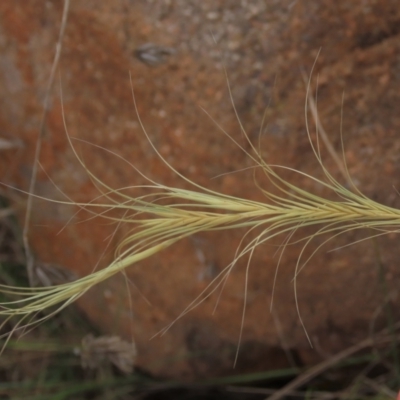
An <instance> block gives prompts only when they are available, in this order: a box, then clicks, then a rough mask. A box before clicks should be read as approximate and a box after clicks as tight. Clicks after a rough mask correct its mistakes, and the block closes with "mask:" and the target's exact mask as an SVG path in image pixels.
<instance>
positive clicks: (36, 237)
mask: <svg viewBox="0 0 400 400" xmlns="http://www.w3.org/2000/svg"><path fill="white" fill-rule="evenodd" d="M353 3H355V4H353ZM353 3H352V4H350V3H346V2H341V3H338V2H336V1H333V0H321V1H318V2H317V1H311V0H305V1H296V0H295V1H292V0H289V1H286V0H279V1H272V0H268V1H261V0H256V1H241V2H238V1H236V0H228V1H209V0H204V1H194V0H175V1H171V0H164V1H144V0H142V1H129V0H109V1H107V2H106V1H104V2H99V1H97V0H96V1H95V0H85V1H83V0H75V1H73V2H72V5H71V9H70V13H69V16H68V23H67V28H66V32H65V37H64V41H63V49H62V57H61V60H60V64H59V74H58V75H57V79H56V83H55V85H54V90H53V91H52V96H51V109H50V111H49V114H48V117H47V120H46V134H45V140H44V143H43V148H42V152H41V157H40V163H41V165H42V167H43V169H41V170H40V171H39V177H38V182H37V194H39V195H40V196H43V197H46V198H53V199H63V198H64V197H63V195H62V193H66V194H67V195H68V196H69V197H70V198H72V199H74V200H75V201H82V202H88V201H90V200H92V199H93V198H95V197H96V196H97V195H98V191H97V189H96V187H95V185H93V182H92V181H91V179H90V177H89V176H88V174H87V173H86V171H85V170H84V169H83V168H82V167H81V166H80V165H79V163H78V162H77V159H76V156H75V154H74V152H73V151H72V149H71V147H70V145H69V144H68V141H67V136H66V134H65V130H64V126H63V122H62V113H61V102H60V98H61V96H60V90H59V88H60V86H62V100H63V104H64V109H65V115H66V120H67V125H68V134H69V135H70V136H71V137H73V138H79V139H81V140H82V141H76V140H74V141H73V143H74V145H75V146H76V151H77V152H78V154H79V155H80V156H81V158H82V159H83V160H84V162H85V163H86V165H87V166H88V168H90V170H91V172H92V173H93V174H94V175H95V176H96V177H98V178H99V179H100V180H102V181H103V182H106V183H107V184H108V185H110V186H111V187H113V188H120V187H126V186H131V185H139V184H143V183H145V181H144V179H143V178H142V177H141V176H140V175H138V174H137V173H136V172H135V171H134V170H133V168H132V167H131V166H130V165H129V164H128V163H126V162H124V161H123V160H122V159H121V157H122V158H124V159H126V160H127V161H128V162H129V163H132V164H134V165H135V167H136V168H138V169H139V170H140V171H142V172H143V173H145V174H146V175H147V176H149V177H150V178H152V179H154V180H156V181H158V182H162V183H163V184H165V185H174V186H179V187H189V186H188V184H187V183H185V182H184V181H182V180H181V179H180V178H178V177H177V176H176V175H175V174H174V173H173V172H172V171H171V170H169V169H168V168H166V166H165V165H164V164H163V163H162V162H161V161H160V159H159V158H158V156H157V155H156V154H155V152H154V151H153V150H152V149H151V146H150V145H149V143H148V142H147V141H146V139H145V137H144V135H143V133H142V131H141V128H140V125H139V123H138V118H137V116H136V113H135V109H134V105H133V101H132V96H131V87H130V78H129V72H130V73H131V76H132V83H133V88H134V91H135V96H136V100H137V103H138V111H139V114H140V117H141V119H142V120H143V123H144V126H145V127H146V130H147V132H148V133H149V135H150V138H151V140H152V142H153V143H154V145H155V146H156V147H157V149H158V150H159V151H160V153H161V154H162V155H163V156H164V157H165V158H166V160H167V161H168V162H169V163H171V164H172V165H173V166H174V168H176V170H178V171H179V172H181V173H183V174H184V175H185V176H187V177H188V178H190V179H192V180H194V181H196V182H197V183H199V184H201V185H203V186H206V187H208V188H211V189H214V190H217V191H221V192H223V193H227V194H231V195H234V196H243V197H247V198H250V199H256V200H262V199H263V195H262V193H260V191H259V190H258V189H257V188H256V187H255V185H254V182H253V174H252V171H251V170H244V171H241V170H243V169H246V168H247V167H251V165H252V164H251V160H250V159H249V158H248V157H247V156H246V155H245V154H244V153H243V151H241V150H240V149H239V148H238V147H237V146H236V145H235V144H234V143H233V142H232V141H230V140H229V139H228V138H227V137H226V136H225V135H224V134H223V133H222V132H221V130H220V129H219V128H218V126H217V125H216V123H215V122H213V120H214V121H216V122H217V123H218V125H220V126H221V127H223V129H224V130H225V131H226V132H228V133H229V134H230V135H232V137H234V138H235V139H236V140H237V141H238V142H239V143H240V144H241V145H243V146H246V144H245V141H244V139H243V137H242V135H241V132H240V127H239V124H238V121H237V120H236V118H235V114H234V112H233V109H232V106H231V103H230V98H229V93H228V90H227V83H226V78H225V74H224V70H223V66H225V67H226V70H227V75H228V78H229V82H230V85H231V88H232V96H233V100H234V102H235V105H236V108H237V111H238V113H239V115H240V118H241V121H242V123H243V126H244V127H245V129H246V131H247V133H248V134H249V136H250V138H251V139H252V140H253V141H255V142H257V141H258V137H259V131H260V125H261V121H262V118H263V113H264V110H265V109H266V124H265V129H264V130H263V134H262V137H261V141H260V148H261V152H262V154H263V156H264V157H265V159H266V160H267V161H268V162H269V163H271V164H281V165H287V166H290V167H293V168H297V169H300V170H302V171H304V172H306V173H310V174H313V175H315V176H316V177H319V178H321V177H322V171H321V170H320V169H319V167H318V164H317V162H316V160H315V157H314V156H313V154H312V151H311V148H310V146H309V143H308V139H307V135H306V128H305V116H304V103H305V93H306V89H305V84H304V81H303V73H305V74H306V75H309V73H310V71H311V67H312V65H313V63H314V61H316V66H315V71H314V76H313V83H314V85H313V87H314V90H315V88H316V87H317V78H318V109H319V113H320V118H321V121H322V123H323V125H324V127H325V129H326V130H327V132H328V134H329V137H330V140H331V141H332V143H333V145H334V147H335V148H336V150H337V151H338V153H339V154H340V153H341V150H340V131H341V130H342V132H343V136H344V142H345V156H346V160H347V163H348V169H349V171H350V173H351V175H352V177H353V179H354V181H355V182H356V184H357V186H358V187H359V188H360V190H362V191H363V192H364V193H365V194H366V195H367V196H369V197H371V198H373V199H374V200H377V201H379V202H382V203H384V204H387V205H390V206H393V207H399V203H400V201H399V195H398V192H397V190H396V188H397V189H398V188H399V187H400V178H399V176H400V151H399V150H400V139H399V128H400V114H399V111H398V107H399V104H400V56H399V54H400V40H399V39H400V8H399V7H398V1H397V0H392V1H389V0H386V1H378V0H377V1H374V0H366V1H363V2H361V1H360V2H353ZM61 13H62V2H59V1H39V0H31V1H29V2H26V1H23V0H18V1H17V0H16V1H13V2H11V1H2V2H0V51H1V58H0V100H1V104H2V106H1V109H0V129H1V130H0V137H1V138H3V139H6V140H9V141H13V140H16V139H18V140H21V141H22V143H23V144H24V147H23V148H22V149H21V148H17V149H9V150H2V151H1V156H2V157H1V161H0V168H1V169H0V173H1V175H0V179H1V181H2V182H5V183H7V184H9V185H12V186H16V187H18V188H20V189H22V190H27V189H28V187H29V179H30V176H31V172H32V165H33V154H34V148H35V144H36V140H37V137H38V130H39V126H40V119H41V115H42V103H43V99H44V95H45V89H46V86H47V81H48V78H49V74H50V68H51V63H52V59H53V57H54V51H55V45H56V41H57V37H58V32H59V28H60V21H61ZM215 42H216V43H215ZM149 43H151V44H152V45H148V44H149ZM318 53H319V56H318V59H316V57H317V54H318ZM343 93H344V102H342V94H343ZM202 109H205V110H206V111H207V113H208V114H209V115H210V116H211V118H210V117H209V116H207V114H206V113H205V112H203V110H202ZM342 111H343V117H342ZM341 122H342V128H341ZM311 129H312V131H315V129H314V124H313V123H311ZM313 137H314V138H315V133H313ZM102 148H104V149H107V150H108V151H105V150H102ZM113 153H115V154H118V156H120V157H118V156H116V155H114V154H113ZM322 154H323V159H324V160H325V163H326V166H327V168H328V169H329V170H331V171H332V173H333V174H334V176H335V177H336V178H337V179H339V180H341V179H342V177H341V175H340V173H339V172H338V171H337V168H336V165H335V163H334V162H333V160H332V159H331V158H330V156H329V154H328V153H327V152H326V151H325V150H324V149H322ZM235 171H236V172H235ZM229 172H235V173H230V174H226V173H229ZM222 174H224V175H222ZM215 177H217V178H215ZM212 178H215V179H212ZM50 179H51V180H50ZM296 179H297V180H296V183H297V184H299V185H302V186H303V187H304V188H306V189H308V190H312V191H314V192H315V193H317V194H320V195H323V194H324V192H323V191H322V190H321V188H320V187H318V186H316V185H314V184H313V183H312V182H311V181H310V180H306V179H304V180H302V179H299V178H298V177H297V178H296ZM51 181H53V182H54V184H53V183H52V182H51ZM14 197H15V195H14ZM19 197H20V200H19V202H17V204H16V207H17V208H18V209H19V210H20V214H21V216H22V215H23V212H24V208H25V205H26V198H25V197H24V196H19ZM34 206H35V207H34V213H33V221H32V228H31V242H32V245H33V247H34V249H35V252H36V254H37V257H38V259H40V260H41V261H43V262H50V263H57V264H59V265H62V266H64V267H66V268H68V269H69V270H70V271H72V272H74V273H75V274H77V275H78V276H84V275H85V274H87V273H89V272H90V271H91V270H92V269H93V268H94V267H95V266H98V267H103V266H105V265H107V263H108V262H109V261H110V260H111V259H112V257H113V249H114V248H115V246H116V245H117V243H118V242H119V240H120V239H121V238H122V237H123V234H124V231H125V232H126V229H125V228H123V227H122V228H121V229H120V230H118V231H117V232H116V234H115V235H114V236H113V237H112V239H111V241H110V240H109V237H110V235H111V234H112V233H113V232H114V230H115V226H113V225H110V224H108V223H107V222H105V221H104V220H101V219H100V218H94V219H93V218H91V219H90V220H88V221H86V222H85V223H79V224H76V223H72V222H70V220H71V218H73V217H74V214H75V212H76V211H77V209H72V208H68V207H63V206H61V205H58V204H55V203H48V202H42V201H39V200H37V201H35V203H34ZM78 216H79V219H80V220H84V219H85V218H89V217H90V216H89V215H87V216H85V215H84V214H83V213H80V214H79V215H78ZM243 234H244V232H243V231H228V232H221V233H218V234H199V235H197V236H195V237H193V238H191V239H187V240H183V241H182V242H180V243H178V244H177V245H175V246H173V248H171V249H170V250H168V251H165V252H163V253H162V254H160V255H159V256H154V257H152V258H150V259H148V260H146V261H144V262H142V263H140V264H137V265H134V266H132V267H131V268H129V270H128V277H129V279H130V280H131V282H132V283H133V285H131V286H130V285H129V284H128V287H129V290H128V288H127V284H126V280H125V278H124V277H123V276H117V277H115V278H113V279H110V280H109V281H107V282H105V283H103V284H101V285H99V286H98V287H96V288H94V289H93V290H91V291H90V293H88V294H87V295H85V296H84V297H83V298H82V299H81V300H80V303H79V304H80V307H81V308H82V309H83V310H85V312H86V313H87V315H88V317H89V318H90V319H91V320H92V321H93V322H94V323H95V324H97V325H98V326H99V328H100V329H101V330H102V331H104V332H105V333H112V334H119V335H123V336H125V337H130V335H133V337H134V340H135V342H136V344H137V348H138V365H139V366H140V367H142V368H145V369H146V370H149V371H150V372H152V373H156V374H160V375H164V376H169V377H179V378H182V377H184V378H187V379H191V378H193V377H204V376H217V375H224V374H227V373H232V365H233V360H234V357H235V353H236V349H237V344H238V338H239V331H240V326H241V319H242V310H243V301H244V277H245V272H246V263H245V261H243V262H242V263H239V264H238V265H237V267H236V268H235V269H234V271H233V272H232V275H231V278H230V280H229V281H228V283H227V285H226V287H225V290H224V292H223V294H222V295H221V298H220V299H219V302H218V308H217V310H216V312H215V313H213V309H214V307H215V304H216V302H217V295H216V296H212V297H211V298H210V299H208V300H207V301H206V302H204V303H203V304H202V305H200V306H199V307H197V308H196V309H195V310H193V311H192V312H190V313H189V314H188V315H186V316H185V317H184V318H182V319H180V320H179V321H177V323H176V324H175V325H173V327H172V328H171V329H170V330H169V331H168V332H167V333H166V334H165V335H163V336H161V337H155V338H154V339H153V340H151V341H149V339H150V338H151V337H153V336H154V335H155V334H156V333H157V332H159V331H160V330H161V329H162V328H164V327H165V326H166V325H168V324H169V323H170V322H171V321H173V320H174V319H175V318H176V317H177V316H178V315H179V314H180V312H182V310H183V309H184V308H185V306H187V305H188V304H189V303H190V302H191V301H192V300H193V299H194V298H195V297H196V296H197V295H198V294H199V293H200V292H201V291H202V290H203V289H204V288H205V287H206V286H207V284H209V283H210V282H211V280H212V279H213V277H215V275H216V274H217V273H218V272H219V271H220V270H222V269H223V268H224V267H225V266H226V265H227V264H229V262H230V261H231V260H232V258H233V256H234V252H235V249H236V248H237V246H238V244H239V242H240V240H241V238H242V235H243ZM368 234H371V233H369V232H364V233H361V232H356V233H349V234H348V235H345V236H342V237H339V238H336V239H334V240H333V241H332V242H331V243H330V244H329V245H328V246H327V247H324V249H323V250H321V251H319V252H318V253H317V254H316V255H315V256H314V258H313V259H312V261H311V262H310V264H309V265H308V266H307V267H306V268H305V270H304V271H303V272H302V274H301V275H300V277H299V279H298V293H299V304H300V308H301V312H302V317H303V319H304V323H305V325H306V328H307V331H308V333H309V335H310V337H311V339H312V340H313V343H314V345H315V349H316V350H312V349H311V348H310V346H309V344H308V341H307V338H306V336H305V334H304V331H303V329H302V327H301V324H300V321H299V317H298V315H297V311H296V307H295V302H294V294H293V284H292V282H291V280H292V277H293V272H294V267H295V263H296V260H297V257H298V254H299V250H300V247H296V246H290V247H289V248H287V249H286V251H285V253H284V255H283V258H282V262H281V266H280V269H279V274H278V281H277V287H276V292H275V299H274V304H275V306H274V311H273V313H272V314H271V313H270V311H269V305H270V302H271V293H272V282H273V277H274V274H275V268H276V263H277V256H276V255H275V253H276V247H274V246H271V245H265V246H263V247H262V248H260V249H259V250H258V251H256V253H255V254H254V257H253V260H252V263H251V267H250V271H249V282H248V300H247V307H246V318H245V322H244V327H243V337H242V343H241V347H240V352H239V359H238V363H237V367H236V370H235V373H241V372H250V371H258V370H265V369H269V368H279V367H284V366H286V365H288V364H289V363H290V360H288V359H287V357H286V355H285V352H284V351H283V350H282V348H284V349H291V351H292V352H293V354H294V355H295V359H296V360H297V362H300V363H305V364H310V363H314V362H317V361H319V360H321V359H322V358H324V357H327V356H328V355H329V354H333V353H335V352H337V351H338V350H340V349H343V348H345V347H346V346H349V345H351V344H353V343H355V342H357V341H358V340H360V339H361V338H364V337H365V336H367V335H368V327H369V325H370V324H371V323H372V321H373V319H374V318H377V324H378V325H379V324H381V323H383V322H384V318H383V316H382V315H380V314H379V313H378V312H377V310H378V309H379V307H380V306H381V304H382V302H383V301H384V299H385V298H386V297H387V294H386V293H384V292H383V291H382V288H381V286H380V284H379V278H378V274H379V265H382V266H383V268H384V271H385V276H386V279H387V282H388V285H389V293H390V294H391V296H392V301H393V302H397V304H398V297H396V296H397V292H396V291H395V289H396V288H398V286H399V282H400V271H399V268H398V258H399V255H400V253H399V250H398V246H396V243H397V242H396V236H395V235H393V237H392V236H386V237H381V238H377V239H376V241H375V242H372V241H370V240H369V241H365V242H362V243H358V244H355V245H354V246H351V247H343V246H345V245H346V244H349V243H352V242H355V241H358V240H360V239H361V238H362V237H365V236H367V235H368ZM283 239H284V238H282V240H283ZM109 242H110V243H109ZM107 243H109V245H108V246H107ZM279 243H281V242H275V244H279ZM321 243H322V239H318V240H316V241H315V243H314V245H313V246H311V247H310V249H309V250H308V253H307V255H310V254H311V252H312V251H313V249H315V248H316V247H317V246H318V245H319V244H321ZM336 248H338V250H336V251H334V252H327V251H326V250H330V249H336ZM392 292H393V293H392ZM129 298H130V299H131V301H130V300H129ZM145 298H146V299H148V301H149V302H150V303H149V302H147V301H146V300H145ZM398 309H399V308H398ZM381 320H382V321H381ZM289 358H290V357H289Z"/></svg>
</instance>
